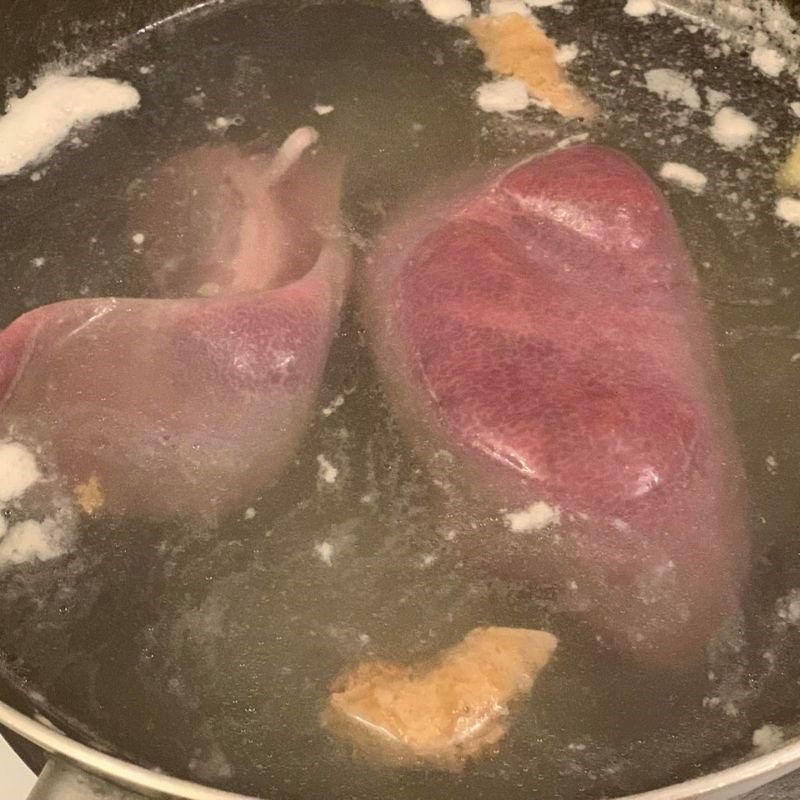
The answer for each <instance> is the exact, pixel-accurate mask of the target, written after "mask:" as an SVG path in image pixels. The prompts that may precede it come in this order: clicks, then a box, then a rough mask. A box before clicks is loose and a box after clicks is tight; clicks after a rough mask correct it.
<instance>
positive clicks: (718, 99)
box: [706, 89, 731, 114]
mask: <svg viewBox="0 0 800 800" xmlns="http://www.w3.org/2000/svg"><path fill="white" fill-rule="evenodd" d="M730 99H731V96H730V95H729V94H726V93H725V92H720V91H718V90H717V89H706V103H707V104H708V110H709V111H710V112H711V113H712V114H716V113H717V111H719V110H720V109H721V108H722V106H724V105H725V103H727V102H728V100H730Z"/></svg>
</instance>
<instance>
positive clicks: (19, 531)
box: [0, 517, 71, 566]
mask: <svg viewBox="0 0 800 800" xmlns="http://www.w3.org/2000/svg"><path fill="white" fill-rule="evenodd" d="M70 540H71V531H69V529H67V528H66V527H65V526H64V522H63V520H59V519H58V518H56V517H45V518H44V519H43V520H41V521H39V520H35V519H26V520H24V521H23V522H17V523H16V524H14V525H12V526H11V527H10V528H9V529H8V531H7V532H6V534H5V536H3V538H2V539H0V566H6V565H8V564H12V565H16V564H24V563H26V562H30V561H49V560H50V559H51V558H57V557H58V556H61V555H64V553H66V552H67V549H68V547H69V543H70Z"/></svg>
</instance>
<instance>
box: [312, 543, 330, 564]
mask: <svg viewBox="0 0 800 800" xmlns="http://www.w3.org/2000/svg"><path fill="white" fill-rule="evenodd" d="M314 550H315V551H316V553H317V555H318V556H319V560H320V561H321V562H322V563H323V564H325V565H326V566H328V567H332V566H333V545H332V544H331V543H330V542H320V543H319V544H315V545H314Z"/></svg>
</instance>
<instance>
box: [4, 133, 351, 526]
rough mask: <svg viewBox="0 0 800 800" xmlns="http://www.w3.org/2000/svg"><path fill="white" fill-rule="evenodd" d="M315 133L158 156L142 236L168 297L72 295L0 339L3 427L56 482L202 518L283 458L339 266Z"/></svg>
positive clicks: (343, 274) (124, 506)
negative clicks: (41, 457) (270, 147)
mask: <svg viewBox="0 0 800 800" xmlns="http://www.w3.org/2000/svg"><path fill="white" fill-rule="evenodd" d="M315 141H316V133H315V132H314V131H312V130H310V129H300V130H298V131H295V133H293V134H292V135H291V136H290V137H289V138H288V139H287V141H286V142H285V143H284V145H283V146H282V147H281V148H280V150H279V151H278V152H277V154H273V155H271V156H267V155H265V154H263V153H255V152H254V153H251V154H248V153H246V152H244V151H242V150H239V149H237V148H234V147H214V148H212V147H204V148H200V149H198V150H195V151H192V152H189V153H186V154H183V155H180V156H178V157H176V158H174V159H172V160H171V161H168V162H167V163H166V164H164V165H163V166H162V167H161V168H159V170H158V171H157V172H156V173H155V174H154V175H152V176H151V177H150V179H149V180H148V181H147V182H146V186H147V187H148V192H147V196H148V210H147V211H146V212H145V213H144V215H143V216H142V218H141V219H140V222H141V223H142V227H141V228H139V229H138V230H139V231H141V232H142V233H143V234H144V236H145V240H144V248H145V253H146V257H147V263H148V265H149V267H150V268H151V269H152V270H153V273H154V280H155V283H156V285H157V286H158V288H159V290H160V293H161V294H163V295H165V297H163V298H161V299H127V298H100V299H85V300H84V299H82V300H68V301H65V302H62V303H55V304H53V305H48V306H43V307H41V308H38V309H35V310H34V311H31V312H29V313H27V314H24V315H23V316H21V317H20V318H18V319H17V320H16V321H14V322H13V323H12V324H11V325H9V326H8V327H7V328H6V329H5V330H4V331H3V332H2V334H0V396H2V405H0V415H1V416H0V419H1V420H2V423H3V425H4V427H5V428H6V430H7V431H9V432H11V433H12V434H13V435H14V436H16V437H18V438H19V437H21V438H23V439H25V440H28V441H31V442H34V443H42V444H43V445H45V449H46V450H47V451H48V452H49V453H50V454H51V457H52V459H53V460H54V462H55V467H56V469H57V472H58V473H59V474H60V476H61V478H62V479H63V480H64V482H65V483H66V484H67V485H70V484H78V483H80V482H83V481H87V480H89V479H90V478H92V477H94V478H95V479H96V480H97V481H98V482H99V485H100V487H101V489H102V491H103V494H104V495H105V503H106V509H107V510H108V511H110V512H113V513H125V512H132V511H133V512H138V513H144V514H159V515H160V514H189V515H196V514H200V515H203V516H209V515H211V516H213V515H215V514H217V513H218V512H222V511H225V510H228V509H230V507H231V506H232V505H233V504H236V503H239V502H244V501H247V500H248V499H252V498H253V496H254V495H255V494H256V493H257V492H258V491H259V490H261V489H263V488H264V487H265V486H267V485H268V484H269V483H270V481H272V480H274V479H275V478H276V477H277V476H278V474H279V473H280V472H281V470H282V469H283V468H284V467H285V466H286V464H287V462H288V460H289V459H290V458H291V456H292V455H293V453H294V452H295V449H296V447H297V445H298V443H299V440H300V438H301V436H302V433H303V430H304V428H305V426H306V425H307V423H308V421H309V416H310V412H311V408H312V404H313V402H314V399H315V396H316V393H317V390H318V387H319V384H320V380H321V375H322V370H323V367H324V364H325V360H326V356H327V352H328V348H329V345H330V342H331V339H332V337H333V336H334V334H335V331H336V327H337V322H338V316H339V310H340V308H341V305H342V302H343V299H344V296H345V292H346V286H347V282H348V276H349V271H350V256H349V251H348V247H347V246H346V244H345V241H344V238H343V237H342V235H341V232H340V230H339V212H338V195H339V183H340V169H339V168H338V167H337V166H336V165H334V164H332V163H330V162H326V161H325V160H324V159H322V158H321V157H319V156H317V155H315V154H314V153H313V151H312V146H313V144H314V142H315ZM198 292H199V294H198Z"/></svg>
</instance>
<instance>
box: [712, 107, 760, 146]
mask: <svg viewBox="0 0 800 800" xmlns="http://www.w3.org/2000/svg"><path fill="white" fill-rule="evenodd" d="M757 135H758V125H757V124H756V123H755V122H754V121H753V120H752V119H750V117H748V116H746V115H744V114H742V112H741V111H737V110H736V109H735V108H731V107H730V106H725V108H721V109H720V110H719V111H717V113H716V114H715V115H714V121H713V122H712V123H711V138H712V139H713V140H714V141H715V142H716V143H717V144H718V145H721V146H722V147H724V148H725V149H726V150H735V149H736V148H738V147H747V145H749V144H752V142H753V139H755V137H756V136H757Z"/></svg>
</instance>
